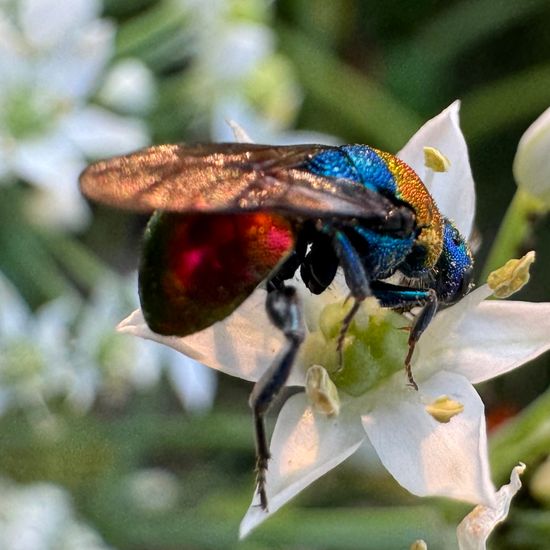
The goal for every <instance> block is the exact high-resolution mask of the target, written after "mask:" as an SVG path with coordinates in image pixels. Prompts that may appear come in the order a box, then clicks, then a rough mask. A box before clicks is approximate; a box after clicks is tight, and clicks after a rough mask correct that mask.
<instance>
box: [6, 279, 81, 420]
mask: <svg viewBox="0 0 550 550" xmlns="http://www.w3.org/2000/svg"><path fill="white" fill-rule="evenodd" d="M75 305H77V304H75V303H74V302H73V301H72V300H71V299H70V298H66V299H65V298H64V299H60V300H56V301H55V302H52V303H50V304H48V305H46V306H43V307H42V308H40V309H39V310H38V311H37V312H36V313H35V314H33V313H32V312H31V311H30V310H29V308H28V306H27V305H26V303H25V302H24V301H23V299H22V298H21V297H20V296H19V294H18V293H17V291H16V290H15V288H13V287H12V286H11V284H9V283H8V282H7V281H6V280H5V279H4V278H3V277H1V274H0V414H1V413H3V412H5V411H6V409H8V408H14V407H15V408H21V409H23V410H25V412H27V413H28V414H29V415H32V414H33V413H36V412H42V413H43V412H46V413H47V405H46V402H47V401H48V400H49V399H52V398H54V397H59V396H63V395H65V394H66V393H67V390H68V388H69V387H70V386H71V381H72V380H73V379H74V371H73V369H72V366H71V361H70V354H69V349H68V346H66V345H64V344H66V343H67V342H68V341H69V330H68V326H67V319H68V318H71V317H72V316H73V315H74V314H73V311H74V308H75ZM41 416H43V415H41Z"/></svg>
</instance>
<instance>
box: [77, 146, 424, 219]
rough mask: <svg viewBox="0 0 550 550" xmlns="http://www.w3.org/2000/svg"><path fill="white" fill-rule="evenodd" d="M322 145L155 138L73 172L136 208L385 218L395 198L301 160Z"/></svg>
mask: <svg viewBox="0 0 550 550" xmlns="http://www.w3.org/2000/svg"><path fill="white" fill-rule="evenodd" d="M327 148H328V146H323V145H293V146H268V145H259V144H251V143H212V144H195V145H186V144H175V145H158V146H154V147H149V148H147V149H143V150H140V151H137V152H135V153H131V154H129V155H124V156H120V157H115V158H112V159H108V160H104V161H99V162H96V163H95V164H92V165H91V166H89V167H88V168H87V169H86V170H84V172H83V173H82V175H81V176H80V186H81V190H82V192H83V193H84V195H86V196H87V197H88V198H90V199H92V200H94V201H98V202H101V203H105V204H109V205H112V206H116V207H118V208H124V209H128V210H133V211H137V212H151V211H153V210H166V211H172V212H195V213H197V212H199V213H200V212H204V213H209V212H210V213H213V212H228V213H232V212H235V213H237V212H246V211H248V212H253V211H261V210H270V211H274V212H279V213H282V214H287V215H290V216H292V217H307V216H309V217H311V216H314V217H321V218H334V217H350V216H351V217H358V218H362V219H370V220H372V221H373V222H380V223H384V221H385V220H387V218H388V215H390V213H392V212H394V211H395V210H396V204H395V202H394V201H391V200H390V199H388V198H386V197H384V196H382V195H381V194H379V193H377V192H374V191H371V190H369V189H367V188H366V187H365V186H363V185H362V184H360V183H357V182H354V181H350V180H347V179H338V178H329V177H324V176H317V175H315V174H312V173H310V172H309V171H307V170H306V169H304V168H303V166H304V163H305V162H306V161H307V160H308V159H309V158H311V157H312V156H313V155H315V154H316V153H318V152H320V151H322V150H324V149H327ZM401 210H402V209H401ZM400 215H401V216H403V215H404V216H406V215H407V214H406V212H400ZM410 216H411V217H412V216H413V214H412V213H411V214H410ZM412 223H413V221H412V219H411V221H410V224H411V225H412Z"/></svg>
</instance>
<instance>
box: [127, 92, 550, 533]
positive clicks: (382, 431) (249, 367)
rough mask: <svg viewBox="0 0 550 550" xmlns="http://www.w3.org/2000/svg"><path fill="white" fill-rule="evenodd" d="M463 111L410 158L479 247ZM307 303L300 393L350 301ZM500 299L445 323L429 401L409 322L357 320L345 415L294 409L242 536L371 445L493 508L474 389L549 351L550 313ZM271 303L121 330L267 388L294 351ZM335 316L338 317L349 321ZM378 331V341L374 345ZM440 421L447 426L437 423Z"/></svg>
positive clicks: (429, 352) (419, 484)
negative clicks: (163, 330) (427, 157)
mask: <svg viewBox="0 0 550 550" xmlns="http://www.w3.org/2000/svg"><path fill="white" fill-rule="evenodd" d="M458 110H459V104H458V102H455V103H454V104H453V105H451V106H450V107H449V108H448V109H446V110H445V111H443V112H442V113H441V114H440V115H438V116H437V117H435V118H434V119H432V120H430V121H429V122H428V123H427V124H425V125H424V126H423V127H422V128H421V129H420V130H419V132H418V133H417V134H416V135H415V136H414V137H413V138H412V139H411V140H410V141H409V143H408V144H407V145H406V146H405V148H404V149H403V150H402V151H401V152H400V153H399V156H400V157H401V158H403V159H404V160H405V161H407V162H408V163H409V164H411V165H412V167H413V168H414V169H415V170H416V171H417V172H418V174H419V176H420V177H421V178H422V179H423V180H424V181H426V182H427V185H428V187H429V189H430V192H431V193H432V195H433V196H434V197H435V198H436V201H437V202H438V204H439V205H441V208H442V211H443V213H444V214H445V215H446V216H447V217H449V218H452V219H454V221H455V222H456V224H457V226H458V227H459V229H460V230H461V232H462V234H463V235H464V236H465V237H468V236H469V233H470V230H471V227H472V220H473V214H474V212H473V211H474V208H473V207H474V187H473V180H472V176H471V171H470V167H469V161H468V156H467V150H466V144H465V141H464V138H463V136H462V133H461V131H460V128H459V123H458ZM425 146H430V147H435V148H437V149H438V150H439V151H441V153H442V154H443V155H444V156H445V157H447V159H449V161H450V163H451V168H450V170H449V171H448V172H444V173H436V174H432V173H431V172H428V169H427V168H426V167H425V166H424V157H423V148H424V147H425ZM299 291H300V292H301V298H302V302H303V306H304V310H305V312H304V317H305V322H306V328H307V333H308V335H307V338H306V341H305V342H304V345H303V348H302V352H301V354H300V356H299V357H298V360H297V364H296V365H295V368H294V370H293V372H292V373H291V376H290V379H289V381H288V384H289V385H304V383H305V374H306V369H307V368H308V367H310V366H312V365H313V364H320V365H321V366H326V367H327V370H329V371H330V365H329V363H330V362H331V355H332V356H334V354H335V352H334V348H335V342H334V341H332V342H330V340H329V338H328V337H327V335H330V333H333V334H336V335H337V334H338V330H339V326H340V325H339V323H340V321H341V319H342V316H343V313H342V307H341V306H340V305H338V304H342V302H343V299H344V298H345V295H346V293H347V292H346V289H345V287H344V285H343V284H342V283H341V278H340V279H339V281H336V282H335V284H334V285H333V286H332V288H331V289H329V290H327V291H325V292H324V293H323V294H322V295H321V296H320V297H316V298H312V297H311V296H310V295H309V294H308V293H307V291H305V289H304V288H303V285H302V286H301V287H299ZM491 293H492V291H491V290H490V289H489V288H488V286H487V285H484V286H482V287H480V288H478V289H477V290H475V291H474V292H472V293H470V294H469V295H468V296H466V297H465V298H464V299H463V300H461V301H460V302H459V303H458V304H456V305H454V306H452V307H450V308H448V309H446V310H443V311H441V312H439V313H438V314H437V316H436V317H435V319H434V320H433V321H432V323H431V324H430V325H429V327H428V329H427V330H426V332H425V333H424V334H423V335H422V338H421V339H420V341H419V343H418V345H417V349H416V352H415V354H414V356H413V360H412V370H413V372H414V376H415V379H416V381H417V382H418V385H419V388H420V389H419V391H418V392H416V391H414V390H412V389H411V388H410V387H407V384H406V378H405V373H404V370H403V366H402V365H403V359H404V357H405V354H406V351H407V346H406V340H407V337H406V335H405V334H403V333H402V331H399V330H396V325H397V324H398V320H400V325H401V326H403V324H404V323H403V319H402V318H401V317H399V316H397V314H394V313H391V312H387V314H386V316H384V315H383V314H376V315H375V316H372V313H373V306H372V304H369V303H366V304H365V306H364V308H363V311H360V312H359V314H358V316H356V319H355V326H356V328H355V329H354V328H353V326H352V327H351V328H350V332H353V331H354V330H356V334H350V336H352V337H354V338H355V339H354V340H353V341H354V342H355V343H357V346H355V345H353V346H350V347H349V349H350V352H349V353H350V354H355V357H354V358H352V360H351V361H350V363H351V368H350V369H348V360H347V359H345V361H344V365H345V366H344V371H346V372H345V373H343V374H341V375H336V374H334V373H333V381H334V382H335V384H336V385H337V386H338V387H339V389H340V390H341V391H340V400H341V402H340V412H339V414H338V415H333V416H326V415H324V414H320V413H318V412H316V411H315V408H314V407H313V406H312V405H311V404H310V403H309V402H308V400H307V399H306V396H305V395H304V394H296V395H294V396H292V397H291V398H290V399H289V400H288V401H287V402H286V403H285V405H284V406H283V408H282V410H281V412H280V415H279V418H278V420H277V424H276V426H275V430H274V432H273V436H272V439H271V456H272V459H271V460H270V463H269V469H268V472H267V496H268V500H269V513H266V512H264V511H262V510H261V508H260V506H258V502H259V501H258V497H257V496H255V497H254V499H253V502H252V505H251V507H250V508H249V510H248V512H247V514H246V516H245V518H244V519H243V522H242V524H241V536H245V535H246V534H247V533H248V532H250V530H251V529H253V528H254V527H255V526H257V525H258V524H259V523H260V522H262V521H263V520H264V519H265V518H266V517H268V516H269V514H272V513H274V512H275V511H276V510H278V509H279V508H280V507H281V506H282V505H283V504H284V503H286V502H287V501H288V500H289V499H291V498H292V497H293V496H295V495H296V494H297V493H299V492H300V491H301V490H302V489H304V488H305V487H306V486H307V485H309V484H310V483H311V482H313V481H314V480H315V479H317V478H318V477H320V476H321V475H323V474H324V473H326V472H327V471H329V470H330V469H332V468H334V467H335V466H336V465H338V464H339V463H340V462H342V461H343V460H344V459H345V458H347V457H348V456H350V455H351V454H352V453H354V452H355V451H356V450H357V449H358V448H359V446H360V445H361V444H362V442H363V441H364V440H365V439H366V438H368V440H370V442H371V444H372V445H373V446H374V448H375V450H376V451H377V453H378V455H379V457H380V459H381V461H382V463H383V464H384V466H385V467H386V468H387V469H388V470H389V472H390V473H391V474H392V475H393V476H394V477H395V479H396V480H397V481H398V482H399V483H400V484H401V485H402V486H403V487H405V488H406V489H408V490H409V491H410V492H411V493H413V494H415V495H419V496H428V495H430V496H446V497H451V498H455V499H460V500H464V501H468V502H472V503H475V504H485V505H488V506H492V505H494V503H495V498H496V497H495V489H494V486H493V484H492V482H491V479H490V471H489V463H488V454H487V441H486V439H487V438H486V428H485V419H484V408H483V403H482V402H481V399H480V397H479V395H478V394H477V392H476V391H475V389H474V388H473V386H472V384H473V383H478V382H482V381H484V380H488V379H490V378H493V377H495V376H498V375H500V374H503V373H505V372H508V371H510V370H512V369H515V368H517V367H519V366H520V365H522V364H523V363H525V362H527V361H529V360H531V359H533V358H534V357H536V356H537V355H539V354H540V353H542V352H543V351H545V350H546V349H548V348H549V347H550V320H549V319H550V304H530V303H523V302H511V301H510V302H500V301H494V300H487V301H486V300H485V298H487V297H489V296H490V295H491ZM264 302H265V291H263V290H257V291H255V292H254V293H253V294H252V296H250V298H249V299H248V300H247V301H246V302H245V303H244V304H243V305H242V306H241V307H240V308H239V309H238V310H236V311H235V312H234V313H233V314H232V315H231V316H229V317H228V318H227V319H226V320H224V321H222V322H220V323H217V324H215V325H213V326H212V327H210V328H208V329H206V330H204V331H202V332H199V333H197V334H194V335H191V336H188V337H185V338H173V337H172V338H169V337H163V336H159V335H158V334H155V333H153V332H151V331H150V330H149V329H148V327H147V325H146V324H145V322H144V320H143V316H142V314H141V312H140V311H139V310H138V311H136V312H134V313H133V314H132V315H131V316H130V317H129V318H128V319H126V320H125V321H123V322H122V323H121V325H120V330H122V331H124V332H128V333H131V334H134V335H137V336H140V337H143V338H149V339H151V340H155V341H157V342H161V343H163V344H166V345H168V346H170V347H172V348H174V349H177V350H179V351H181V352H183V353H185V354H187V355H190V356H193V357H194V358H196V359H198V360H199V361H201V362H203V363H205V364H206V365H208V366H210V367H212V368H215V369H218V370H221V371H223V372H226V373H228V374H232V375H234V376H239V377H241V378H244V379H246V380H252V381H256V380H258V379H259V378H260V376H261V375H262V373H263V372H264V371H265V369H266V368H267V367H268V366H269V365H270V364H271V363H272V361H273V359H274V356H275V354H276V352H277V351H278V350H279V349H280V348H281V345H282V344H283V337H282V336H281V335H280V334H279V333H278V332H277V331H276V330H274V329H273V328H272V326H271V325H270V322H269V320H268V318H267V315H266V313H265V305H264ZM367 302H368V301H367ZM334 308H339V310H340V313H339V316H337V315H335V314H334V311H335V309H334ZM374 309H376V308H374ZM373 319H374V321H373ZM370 330H372V331H374V332H375V333H376V337H373V338H370V339H369V338H368V336H369V331H370ZM362 333H363V336H362ZM371 334H372V332H371ZM371 345H372V346H373V347H372V348H371V347H370V346H371ZM323 346H324V347H323ZM376 346H378V348H376ZM331 349H332V350H333V352H332V353H331V352H330V351H329V350H331ZM376 349H378V352H377V351H376ZM380 349H382V350H383V353H382V354H380V352H379V350H380ZM344 353H346V352H344ZM430 407H431V409H430V410H431V411H432V412H431V414H430V413H428V410H427V408H430ZM438 409H442V410H443V411H444V414H437V413H436V412H434V410H435V411H437V410H438ZM461 410H462V412H461ZM449 411H451V413H450V414H449Z"/></svg>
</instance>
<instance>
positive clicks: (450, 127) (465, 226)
mask: <svg viewBox="0 0 550 550" xmlns="http://www.w3.org/2000/svg"><path fill="white" fill-rule="evenodd" d="M459 109H460V102H459V101H455V102H454V103H453V104H452V105H450V106H449V107H447V109H445V110H444V111H443V112H441V113H440V114H439V115H437V116H436V117H434V118H432V119H431V120H429V121H428V122H426V124H424V126H422V128H420V130H418V132H416V134H415V135H414V136H413V137H412V138H411V139H410V141H409V142H408V143H407V145H405V147H404V148H403V149H402V150H401V151H400V152H399V153H398V155H397V156H398V157H399V158H400V159H402V160H404V161H405V162H406V163H407V164H409V165H410V166H411V167H412V168H413V169H414V170H415V171H416V173H417V174H418V175H419V176H420V178H421V179H422V181H424V183H425V184H426V186H427V187H428V191H429V192H430V193H431V195H432V197H433V198H434V200H435V202H436V204H437V205H438V207H439V208H440V210H441V212H442V213H443V215H444V216H446V217H447V218H450V219H451V220H454V222H455V223H456V225H457V227H458V229H459V231H460V232H461V233H462V235H464V236H465V237H466V238H468V237H469V236H470V232H471V230H472V224H473V220H474V212H475V191H474V180H473V177H472V171H471V168H470V161H469V159H468V148H467V146H466V141H465V139H464V136H463V135H462V131H461V130H460V125H459V118H458V111H459ZM424 147H435V148H436V149H439V150H440V151H441V152H442V153H443V154H444V155H445V156H446V157H447V158H448V159H449V160H450V162H451V167H450V169H449V171H448V172H441V173H433V172H432V171H431V170H430V169H428V168H426V166H425V165H424Z"/></svg>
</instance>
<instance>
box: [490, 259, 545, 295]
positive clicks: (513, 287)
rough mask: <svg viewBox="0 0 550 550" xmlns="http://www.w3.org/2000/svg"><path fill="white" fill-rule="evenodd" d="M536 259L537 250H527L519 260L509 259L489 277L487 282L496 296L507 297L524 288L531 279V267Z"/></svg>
mask: <svg viewBox="0 0 550 550" xmlns="http://www.w3.org/2000/svg"><path fill="white" fill-rule="evenodd" d="M534 261H535V252H534V251H533V250H531V252H527V254H525V256H523V258H521V259H519V260H508V261H507V262H506V263H505V264H504V265H503V266H502V267H501V268H499V269H496V270H495V271H493V272H492V273H491V274H490V275H489V277H487V284H488V285H489V288H490V289H491V290H492V291H493V296H495V298H507V297H508V296H511V295H512V294H514V292H517V291H518V290H520V289H521V288H523V287H524V286H525V285H526V284H527V281H529V269H530V267H531V264H532V263H533V262H534Z"/></svg>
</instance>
